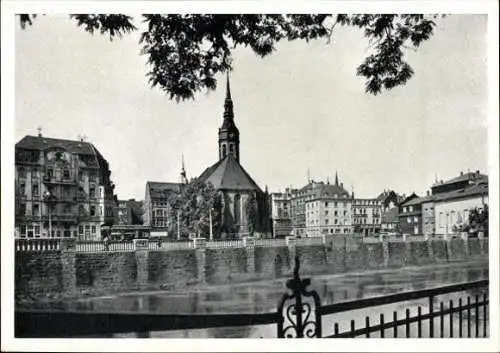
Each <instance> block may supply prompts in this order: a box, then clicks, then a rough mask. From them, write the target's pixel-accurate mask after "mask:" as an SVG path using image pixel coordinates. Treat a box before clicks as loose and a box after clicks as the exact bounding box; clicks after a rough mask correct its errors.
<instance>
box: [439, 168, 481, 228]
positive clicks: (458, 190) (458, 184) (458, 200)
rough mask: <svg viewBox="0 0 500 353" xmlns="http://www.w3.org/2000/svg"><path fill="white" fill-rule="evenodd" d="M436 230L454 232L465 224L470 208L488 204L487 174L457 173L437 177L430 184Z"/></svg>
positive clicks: (479, 207) (478, 207)
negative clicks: (441, 178)
mask: <svg viewBox="0 0 500 353" xmlns="http://www.w3.org/2000/svg"><path fill="white" fill-rule="evenodd" d="M432 198H433V202H434V217H435V234H439V235H449V234H456V233H457V232H458V229H459V228H460V226H463V225H466V224H468V220H469V212H470V211H471V210H472V209H475V208H477V209H478V210H482V209H483V208H484V207H485V205H487V204H488V176H487V175H484V174H481V173H480V172H479V171H476V172H475V173H472V172H469V173H460V176H458V177H456V178H453V179H451V180H448V181H446V182H443V181H440V182H438V183H436V184H434V185H433V186H432Z"/></svg>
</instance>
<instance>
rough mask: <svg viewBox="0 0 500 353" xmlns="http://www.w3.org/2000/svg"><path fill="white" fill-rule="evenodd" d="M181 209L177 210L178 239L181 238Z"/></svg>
mask: <svg viewBox="0 0 500 353" xmlns="http://www.w3.org/2000/svg"><path fill="white" fill-rule="evenodd" d="M180 219H181V211H180V210H177V240H181V223H180V222H181V221H180Z"/></svg>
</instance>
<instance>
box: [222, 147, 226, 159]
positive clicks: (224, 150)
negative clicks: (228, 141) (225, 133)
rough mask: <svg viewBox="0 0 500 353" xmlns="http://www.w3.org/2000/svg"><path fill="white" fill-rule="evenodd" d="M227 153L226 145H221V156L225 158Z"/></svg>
mask: <svg viewBox="0 0 500 353" xmlns="http://www.w3.org/2000/svg"><path fill="white" fill-rule="evenodd" d="M226 155H227V150H226V145H225V144H224V145H222V158H225V157H226Z"/></svg>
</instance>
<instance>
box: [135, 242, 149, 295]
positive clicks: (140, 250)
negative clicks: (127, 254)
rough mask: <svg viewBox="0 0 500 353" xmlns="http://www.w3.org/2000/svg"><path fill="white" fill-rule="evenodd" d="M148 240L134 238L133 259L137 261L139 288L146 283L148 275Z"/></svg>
mask: <svg viewBox="0 0 500 353" xmlns="http://www.w3.org/2000/svg"><path fill="white" fill-rule="evenodd" d="M148 248H149V240H148V239H134V249H135V261H136V263H137V284H138V285H139V287H140V288H144V287H146V286H147V285H148V277H149V249H148Z"/></svg>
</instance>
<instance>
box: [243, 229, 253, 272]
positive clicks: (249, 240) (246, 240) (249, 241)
mask: <svg viewBox="0 0 500 353" xmlns="http://www.w3.org/2000/svg"><path fill="white" fill-rule="evenodd" d="M243 246H244V247H245V251H246V255H247V273H251V274H254V273H255V238H253V237H243Z"/></svg>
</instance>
